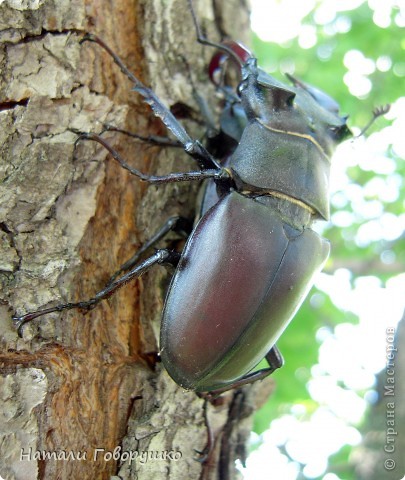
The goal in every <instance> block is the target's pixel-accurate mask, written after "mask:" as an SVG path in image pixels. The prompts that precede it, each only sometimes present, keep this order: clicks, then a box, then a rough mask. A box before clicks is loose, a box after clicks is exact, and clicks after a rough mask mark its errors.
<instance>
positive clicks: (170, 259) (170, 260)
mask: <svg viewBox="0 0 405 480" xmlns="http://www.w3.org/2000/svg"><path fill="white" fill-rule="evenodd" d="M179 256H180V254H179V253H178V252H172V251H169V250H166V249H163V250H157V251H156V252H155V253H154V254H153V255H151V256H150V257H149V258H147V259H146V260H144V261H143V262H141V263H140V264H139V265H137V266H136V267H135V268H133V269H132V270H131V271H130V272H128V273H126V274H125V275H123V276H122V277H121V278H119V279H118V280H116V281H115V282H113V283H109V284H108V285H107V286H106V287H105V288H103V289H102V290H100V291H99V292H97V293H96V294H95V296H94V297H92V298H90V299H88V300H85V301H81V302H75V303H64V304H60V305H56V306H55V307H50V308H45V309H43V310H36V311H34V312H28V313H26V314H24V315H21V316H14V317H13V321H14V322H15V323H16V327H17V330H18V334H19V335H20V336H22V329H23V326H24V325H25V324H26V323H28V322H30V321H31V320H34V319H35V318H38V317H41V316H42V315H46V314H48V313H52V312H61V311H62V310H72V309H76V308H77V309H82V310H91V309H92V308H94V307H95V306H96V305H97V304H98V303H99V302H101V300H104V299H106V298H108V297H110V296H111V295H113V294H114V293H115V292H116V291H117V290H118V289H120V288H121V287H123V286H124V285H126V284H127V283H128V282H130V281H131V280H132V279H134V278H137V277H140V276H141V275H142V274H143V273H145V272H147V271H148V270H149V269H150V268H151V267H152V266H153V265H156V264H160V265H163V264H173V265H176V264H177V262H178V259H179Z"/></svg>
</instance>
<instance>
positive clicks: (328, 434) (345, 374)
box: [240, 0, 405, 480]
mask: <svg viewBox="0 0 405 480" xmlns="http://www.w3.org/2000/svg"><path fill="white" fill-rule="evenodd" d="M364 1H365V0H339V1H336V0H323V1H320V2H317V3H318V8H317V10H316V14H315V19H316V22H317V23H318V24H322V25H329V26H330V28H333V29H335V31H342V32H344V31H348V30H350V20H349V19H346V20H345V18H344V17H343V19H340V20H336V18H335V17H336V13H337V12H338V11H344V10H350V9H354V8H356V7H358V6H359V5H360V4H362V3H364ZM368 3H369V5H370V7H371V8H372V9H373V10H374V18H373V21H374V23H375V24H376V25H378V26H379V27H381V28H385V27H387V26H389V24H390V22H391V15H390V14H391V8H392V7H393V6H394V5H397V6H398V7H400V9H401V10H400V13H398V14H397V16H396V17H395V20H394V21H395V22H396V23H397V24H398V25H402V26H405V1H404V0H384V1H381V0H369V2H368ZM251 4H252V28H253V30H254V31H255V32H256V33H257V34H258V36H259V37H261V38H262V39H263V40H265V41H275V42H278V43H283V42H286V41H288V40H290V39H291V38H295V37H298V38H299V42H300V45H301V47H303V48H309V47H312V46H313V45H314V44H315V42H316V33H315V30H314V29H313V28H312V27H310V26H304V27H303V26H301V20H302V18H303V17H304V16H305V15H306V14H307V13H308V12H309V11H310V10H311V9H312V8H313V7H314V5H315V4H316V1H315V0H251ZM344 65H345V67H346V68H347V73H346V75H345V77H344V79H343V81H344V82H345V83H346V84H347V86H348V88H349V90H350V92H351V94H352V95H354V96H362V95H364V94H367V93H368V91H369V90H370V89H371V83H370V80H369V78H368V75H369V74H370V73H372V72H373V71H374V70H375V69H379V70H381V71H388V70H390V68H391V66H392V65H391V60H390V58H389V57H388V56H387V57H380V58H379V59H377V61H373V60H371V59H368V58H366V57H365V56H364V55H363V53H362V52H361V51H358V50H351V51H349V52H347V54H346V55H345V57H344ZM389 117H390V118H391V119H392V120H393V123H392V125H391V126H389V127H386V128H384V129H382V130H380V131H379V132H376V133H373V134H372V135H370V136H369V137H368V138H367V139H365V138H362V139H359V140H356V141H355V142H353V141H348V142H345V143H344V144H342V145H341V146H340V148H339V149H338V151H337V152H336V155H335V157H334V159H333V162H332V163H333V170H332V173H331V179H332V182H331V201H332V202H333V203H334V205H335V206H337V207H339V206H341V207H343V206H345V205H347V204H348V203H350V205H351V212H350V213H348V212H338V213H335V214H334V216H333V218H332V221H333V223H334V224H336V225H338V226H341V227H342V229H344V227H345V226H347V225H350V224H351V223H352V222H353V219H354V218H355V217H356V216H357V215H361V217H362V218H363V217H364V218H365V221H364V222H363V224H362V226H361V227H360V228H359V230H358V232H357V236H356V239H355V240H356V243H357V244H358V245H359V246H365V245H367V244H368V243H369V242H370V241H376V240H388V241H389V240H395V239H396V238H397V237H398V236H399V235H400V234H401V233H402V232H404V231H405V214H403V215H401V216H395V215H393V214H390V213H385V212H383V211H382V206H381V202H379V201H378V200H376V201H375V202H373V201H370V200H369V199H370V198H373V197H378V198H380V199H381V200H384V201H387V202H389V201H394V200H396V199H397V198H398V195H399V188H400V185H401V182H402V179H401V178H400V177H399V175H398V174H397V173H396V172H395V162H394V161H393V160H392V159H391V158H389V157H387V155H386V151H387V148H388V145H390V144H391V145H392V148H393V150H394V151H395V153H396V154H397V155H398V156H402V157H405V136H404V134H403V132H405V97H403V98H400V99H398V100H397V102H396V103H394V104H393V105H392V108H391V111H390V113H389ZM353 165H359V166H360V167H361V168H362V169H364V170H370V171H374V172H376V173H383V174H386V175H387V177H386V179H385V180H383V179H381V178H378V177H375V178H372V179H371V180H369V182H368V183H367V184H366V185H365V186H364V187H360V186H359V185H355V184H353V183H350V182H349V178H348V176H347V174H346V170H347V168H348V167H350V166H353ZM367 197H368V199H367ZM381 260H382V261H383V262H386V263H388V264H389V263H390V262H393V261H395V258H392V255H390V254H389V252H388V253H387V255H385V256H384V255H382V257H381ZM316 285H317V287H318V288H319V289H321V290H323V291H325V293H327V294H328V295H329V297H330V298H331V300H332V301H333V303H334V304H335V305H336V306H337V307H338V308H339V309H341V311H342V320H343V321H342V323H341V324H340V325H339V326H337V327H336V328H335V329H334V330H331V329H329V328H326V327H325V328H322V329H321V330H320V331H319V332H318V334H317V337H318V340H321V341H323V343H322V346H321V348H320V353H319V363H318V365H316V366H315V367H314V368H313V371H312V372H311V373H312V379H311V380H310V382H309V384H308V389H309V391H310V393H311V395H312V397H313V398H314V399H315V400H317V401H318V402H319V403H320V404H321V405H322V406H321V408H319V409H318V410H317V411H316V412H315V413H313V414H312V415H311V416H310V420H309V421H305V422H300V421H299V420H298V419H297V417H298V416H299V414H302V413H306V412H305V406H304V405H295V406H294V409H293V411H292V412H291V414H289V415H284V416H282V417H281V418H278V419H277V420H275V421H273V422H272V424H271V428H270V430H268V431H267V432H265V433H264V434H263V436H262V440H263V444H262V445H261V446H260V447H259V448H258V449H257V450H255V451H254V452H253V453H252V454H251V455H250V457H249V458H248V461H247V469H242V467H241V466H240V469H241V471H242V472H243V474H244V478H245V479H246V480H268V479H269V474H270V473H271V477H272V478H274V479H275V480H279V479H282V480H295V479H296V478H297V475H298V463H294V462H291V461H289V460H288V458H287V456H285V455H284V454H283V453H282V450H280V448H279V447H281V446H283V448H285V449H286V450H287V452H288V453H289V455H290V456H291V457H292V458H294V459H295V460H296V461H297V462H300V463H302V464H305V465H306V467H305V469H304V473H305V475H306V476H307V478H315V477H318V476H322V475H324V476H323V477H322V478H323V480H339V477H338V476H336V475H335V474H331V473H327V474H325V471H326V468H327V462H328V457H329V456H330V455H331V454H333V453H335V452H337V451H338V450H339V449H340V448H341V447H342V446H343V445H344V444H349V445H356V444H358V443H359V442H360V441H361V436H360V434H359V432H358V431H357V429H356V424H357V423H358V422H359V421H360V420H361V418H362V416H363V414H364V412H365V409H366V406H367V402H366V400H365V399H364V398H363V397H362V396H360V395H359V394H358V393H357V392H356V391H361V390H362V391H364V390H367V391H368V393H367V394H366V396H365V398H366V399H369V400H372V399H373V398H375V392H374V390H373V389H374V386H375V374H376V373H378V372H379V371H380V370H381V369H382V368H384V366H385V362H386V343H387V340H386V328H387V327H395V326H396V325H397V323H398V321H399V320H400V319H401V316H402V314H403V311H404V309H405V295H404V292H405V273H403V274H400V275H396V276H393V277H392V278H391V280H389V281H388V282H387V284H386V285H382V284H381V282H380V280H379V279H378V278H377V277H373V276H366V277H361V278H359V279H358V280H357V281H356V282H355V285H354V288H352V286H351V283H350V271H349V270H345V269H340V270H337V271H336V272H335V273H334V274H333V275H327V274H324V273H322V274H321V275H320V276H319V279H318V281H317V284H316ZM315 300H316V299H314V301H315ZM345 312H352V313H354V314H355V315H357V316H358V318H359V324H358V325H353V324H350V323H345V322H344V315H345ZM364 339H367V341H364ZM348 351H350V353H351V355H350V358H349V356H348V355H347V354H346V352H348ZM342 384H344V385H345V386H346V387H347V388H342V387H341V385H342ZM307 418H308V417H307ZM255 440H256V441H257V440H258V439H257V438H256V439H255V438H253V441H255Z"/></svg>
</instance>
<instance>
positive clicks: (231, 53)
mask: <svg viewBox="0 0 405 480" xmlns="http://www.w3.org/2000/svg"><path fill="white" fill-rule="evenodd" d="M188 4H189V7H190V11H191V16H192V17H193V22H194V26H195V31H196V33H197V41H198V43H201V44H202V45H207V46H208V47H214V48H217V49H218V50H222V51H223V52H225V53H226V54H227V55H229V56H230V57H231V58H232V59H233V60H235V62H236V63H237V64H238V65H239V66H240V67H243V62H242V60H241V59H240V58H239V57H238V55H237V54H236V53H235V52H234V51H233V50H232V49H231V48H229V47H228V46H227V45H224V44H222V43H216V42H212V41H211V40H208V38H207V37H206V36H205V35H204V34H203V32H202V30H201V27H200V24H199V23H198V20H197V15H196V13H195V10H194V5H193V0H188Z"/></svg>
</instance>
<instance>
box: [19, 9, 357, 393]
mask: <svg viewBox="0 0 405 480" xmlns="http://www.w3.org/2000/svg"><path fill="white" fill-rule="evenodd" d="M189 5H190V9H191V12H192V15H193V20H194V24H195V27H196V31H197V38H198V41H199V42H200V43H202V44H204V45H208V46H211V47H216V48H217V49H218V50H219V52H220V53H219V54H216V55H215V56H214V57H213V60H212V62H211V65H210V74H211V78H212V79H213V80H214V81H215V82H216V83H217V85H218V88H219V89H220V90H221V91H222V92H223V93H224V96H225V99H226V102H225V107H224V109H223V112H222V115H221V121H220V133H219V135H218V137H217V138H216V139H213V140H212V142H211V144H212V145H211V147H213V149H211V148H210V147H209V146H208V147H207V148H206V147H205V146H203V145H202V144H201V143H200V142H199V141H197V140H193V139H192V138H191V137H190V136H189V135H188V133H187V132H186V130H185V129H184V127H183V126H182V125H181V124H180V123H179V121H178V120H177V119H176V118H175V117H174V115H173V114H172V113H171V112H170V110H169V109H168V108H167V107H166V106H165V105H164V104H163V103H162V102H161V101H160V100H159V98H158V97H157V96H156V95H155V94H154V93H153V91H152V90H150V89H149V88H147V87H146V86H145V85H143V84H142V83H141V82H140V81H139V80H138V79H137V78H136V77H135V76H134V75H133V74H132V73H131V72H130V71H129V70H128V69H127V68H126V67H125V65H124V64H123V63H122V61H121V60H120V59H119V57H117V55H115V54H114V53H113V52H112V51H111V50H110V49H109V47H108V46H107V45H106V44H105V43H104V42H103V41H102V40H100V39H99V38H98V37H96V36H94V35H86V36H85V37H84V39H83V40H82V41H85V40H86V41H93V42H96V43H98V44H99V45H100V46H101V47H103V48H104V49H106V50H107V51H108V52H109V53H110V54H111V56H112V57H113V59H114V61H115V62H116V63H117V64H118V66H119V67H120V68H121V70H122V71H123V72H124V74H125V75H127V76H128V77H129V78H130V79H131V80H132V82H133V83H134V88H133V89H134V90H135V91H136V92H137V93H139V94H140V95H141V96H142V97H143V98H144V100H145V101H146V102H147V103H148V104H149V105H150V107H151V109H152V110H153V112H154V114H155V115H156V116H158V117H160V119H161V120H162V121H163V123H164V124H165V125H166V127H167V129H168V130H169V131H171V132H172V134H173V135H174V136H175V138H176V139H177V141H178V142H180V144H181V145H182V146H183V148H184V150H185V151H186V152H187V153H188V154H189V155H190V156H191V157H193V158H194V159H195V160H196V161H197V162H198V165H199V168H200V169H199V170H198V171H194V172H185V173H177V174H176V173H173V174H170V175H165V176H149V175H145V174H143V173H141V172H139V171H138V170H136V169H134V168H132V167H130V166H129V165H128V164H127V163H126V162H125V161H124V160H123V159H122V158H121V157H120V155H119V154H118V153H117V152H116V151H115V150H114V149H113V148H112V147H111V146H109V145H108V144H107V143H106V142H105V141H104V140H103V139H102V138H101V137H100V136H98V135H94V134H82V135H81V138H85V139H90V140H95V141H98V142H99V143H101V144H102V145H104V146H105V147H106V148H107V149H108V150H109V151H110V153H111V154H112V155H113V157H114V158H115V159H116V160H117V161H118V162H119V163H120V164H121V165H122V166H123V167H124V168H126V169H128V170H129V171H130V172H131V173H133V174H134V175H136V176H137V177H139V178H141V179H142V180H144V181H147V182H149V183H151V184H160V183H168V182H176V181H195V180H207V179H208V180H207V181H206V182H205V185H204V187H203V189H204V193H203V199H202V202H201V208H200V212H199V216H200V219H199V221H198V223H197V224H196V226H195V228H194V229H193V231H192V232H191V234H190V235H189V236H188V239H187V242H186V244H185V247H184V249H183V251H182V252H181V254H180V253H177V252H172V251H169V250H167V249H161V250H157V251H156V252H155V253H154V254H153V255H151V256H150V257H148V258H147V259H146V260H143V261H139V255H136V256H134V257H133V258H132V259H131V260H130V261H129V262H127V264H125V265H124V266H123V267H122V268H121V269H120V271H119V274H120V275H119V278H116V276H114V277H113V279H112V281H111V282H110V283H109V284H108V285H107V286H106V287H105V288H104V289H103V290H102V291H100V292H98V293H97V294H96V295H95V297H94V298H92V299H90V300H87V301H83V302H77V303H68V304H63V305H58V306H56V307H50V308H45V309H42V310H38V311H36V312H30V313H27V314H25V315H21V316H16V317H14V320H15V321H16V322H17V324H18V326H19V329H20V332H21V328H22V326H23V325H24V324H25V323H26V322H28V321H31V320H33V319H34V318H37V317H39V316H41V315H44V314H46V313H50V312H54V311H61V310H64V309H70V308H83V309H89V308H92V307H93V306H94V305H95V304H97V303H98V302H99V301H100V300H102V299H104V298H107V297H108V296H110V295H111V294H112V293H113V292H114V291H115V290H117V289H118V288H120V287H121V286H122V285H124V284H126V283H127V282H129V281H130V280H131V279H132V278H135V277H138V276H139V275H141V274H142V273H144V272H145V271H147V270H148V269H149V268H151V267H152V266H153V265H155V264H172V265H174V266H175V267H176V270H175V273H174V275H173V277H172V280H171V283H170V286H169V289H168V292H167V295H166V300H165V305H164V309H163V315H162V326H161V337H160V354H161V358H162V361H163V364H164V366H165V368H166V370H167V371H168V373H169V375H170V376H171V377H172V378H173V379H174V380H175V381H176V382H177V383H178V384H179V385H181V386H182V387H183V388H185V389H191V390H195V391H197V392H211V393H212V392H213V393H221V392H223V391H226V390H228V389H230V388H233V387H235V386H240V385H243V384H246V383H250V382H252V381H255V380H257V379H261V378H264V377H265V376H267V375H269V374H270V373H272V372H273V371H274V370H275V369H276V368H279V367H280V366H282V363H283V359H282V356H281V355H280V353H279V352H278V350H277V347H276V346H275V343H276V341H277V339H278V338H279V336H280V335H281V334H282V332H283V331H284V329H285V328H286V326H287V325H288V323H289V322H290V320H291V319H292V318H293V316H294V314H295V312H296V311H297V310H298V308H299V307H300V305H301V303H302V302H303V300H304V298H305V296H306V295H307V293H308V291H309V289H310V288H311V286H312V283H313V278H314V276H315V275H316V274H317V272H319V271H320V270H321V268H322V267H323V265H324V263H325V261H326V259H327V257H328V254H329V243H328V241H327V240H325V239H323V238H322V237H320V236H319V235H318V234H317V233H316V232H314V231H313V230H312V229H311V224H312V223H313V222H314V221H315V220H319V219H325V220H326V219H328V217H329V202H328V179H329V170H330V159H331V156H332V153H333V150H334V148H335V146H336V145H337V144H338V143H339V142H340V141H342V140H343V139H344V138H345V137H346V136H348V135H350V131H349V129H348V128H347V125H346V118H345V117H341V116H340V115H339V112H338V111H339V107H338V105H337V103H336V102H335V101H334V100H333V99H332V98H330V97H329V96H327V95H326V94H325V93H323V92H321V91H320V90H318V89H316V88H314V87H311V86H309V85H306V84H304V83H303V82H301V81H299V80H296V79H294V78H293V77H291V76H289V75H287V76H288V78H289V80H290V81H291V83H292V84H291V85H286V84H284V83H282V82H280V81H278V80H276V79H275V78H273V77H272V76H270V75H268V74H266V73H265V72H264V71H263V70H262V69H260V68H259V67H258V66H257V60H256V58H255V57H254V56H253V55H252V54H250V53H249V52H248V51H247V50H246V49H244V48H243V47H242V46H240V45H238V44H236V43H234V42H227V43H223V44H217V43H214V42H211V41H209V40H208V39H206V38H205V36H204V35H203V34H202V33H201V30H200V27H199V25H198V22H197V20H196V17H195V14H194V10H193V7H192V2H191V0H189ZM226 59H227V60H230V61H232V62H234V63H235V64H236V65H237V68H238V70H239V72H240V83H239V86H238V88H237V90H236V92H231V91H230V88H229V87H228V86H226V85H225V84H224V83H223V81H222V80H219V81H217V80H215V79H214V76H215V73H218V72H217V71H218V70H219V73H220V74H222V73H223V67H222V64H223V61H224V60H226ZM222 76H223V75H222ZM218 142H221V146H220V148H218V145H219V143H218ZM218 150H222V154H221V155H222V158H221V159H220V160H217V159H216V158H214V156H213V154H211V153H210V151H218ZM181 223H182V222H181V220H179V219H174V220H173V221H169V222H167V224H165V226H164V227H162V229H161V230H160V231H159V232H158V233H157V234H156V235H155V236H154V237H153V238H152V239H151V240H150V241H149V242H147V244H146V245H145V246H144V248H142V249H141V252H142V253H143V252H144V251H145V250H146V249H147V248H148V247H150V246H152V245H154V244H155V243H156V241H157V240H158V239H160V238H162V237H163V236H164V235H165V234H166V233H167V232H168V231H169V230H171V229H175V228H177V229H181ZM123 272H126V273H123ZM263 358H266V360H267V361H268V363H269V367H268V368H264V369H262V370H259V371H254V372H253V370H254V368H255V367H256V366H257V364H258V363H259V362H260V361H261V360H262V359H263ZM252 372H253V373H252Z"/></svg>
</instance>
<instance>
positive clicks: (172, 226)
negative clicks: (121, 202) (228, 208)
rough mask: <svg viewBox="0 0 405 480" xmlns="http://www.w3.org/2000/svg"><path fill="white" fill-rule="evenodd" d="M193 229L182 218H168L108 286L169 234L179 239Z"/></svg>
mask: <svg viewBox="0 0 405 480" xmlns="http://www.w3.org/2000/svg"><path fill="white" fill-rule="evenodd" d="M192 229H193V224H192V222H191V221H190V220H189V219H187V218H184V217H180V216H173V217H170V218H168V219H167V220H166V221H165V223H164V224H163V225H162V226H161V227H160V228H159V230H158V231H157V232H155V234H154V235H152V237H150V238H149V239H148V240H147V241H146V242H145V243H144V244H143V245H142V246H141V247H140V248H139V250H137V251H136V252H135V254H134V255H133V256H132V257H131V258H130V259H128V260H127V261H126V262H125V263H124V264H123V265H121V267H120V268H119V269H118V270H117V271H116V272H115V273H114V274H113V275H112V277H111V278H110V280H109V282H108V285H110V284H111V283H113V282H114V281H115V280H116V279H117V278H118V277H120V276H121V275H122V274H123V273H124V272H128V271H129V270H131V269H132V268H134V266H135V265H136V264H137V263H138V262H139V260H140V259H141V257H142V255H143V254H144V253H145V252H146V251H147V250H149V249H150V248H152V247H153V246H154V245H156V244H157V242H159V241H160V240H162V239H163V238H164V237H165V236H166V235H167V234H168V233H169V232H176V233H177V234H179V235H180V236H181V237H188V235H189V234H190V233H191V231H192Z"/></svg>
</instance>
